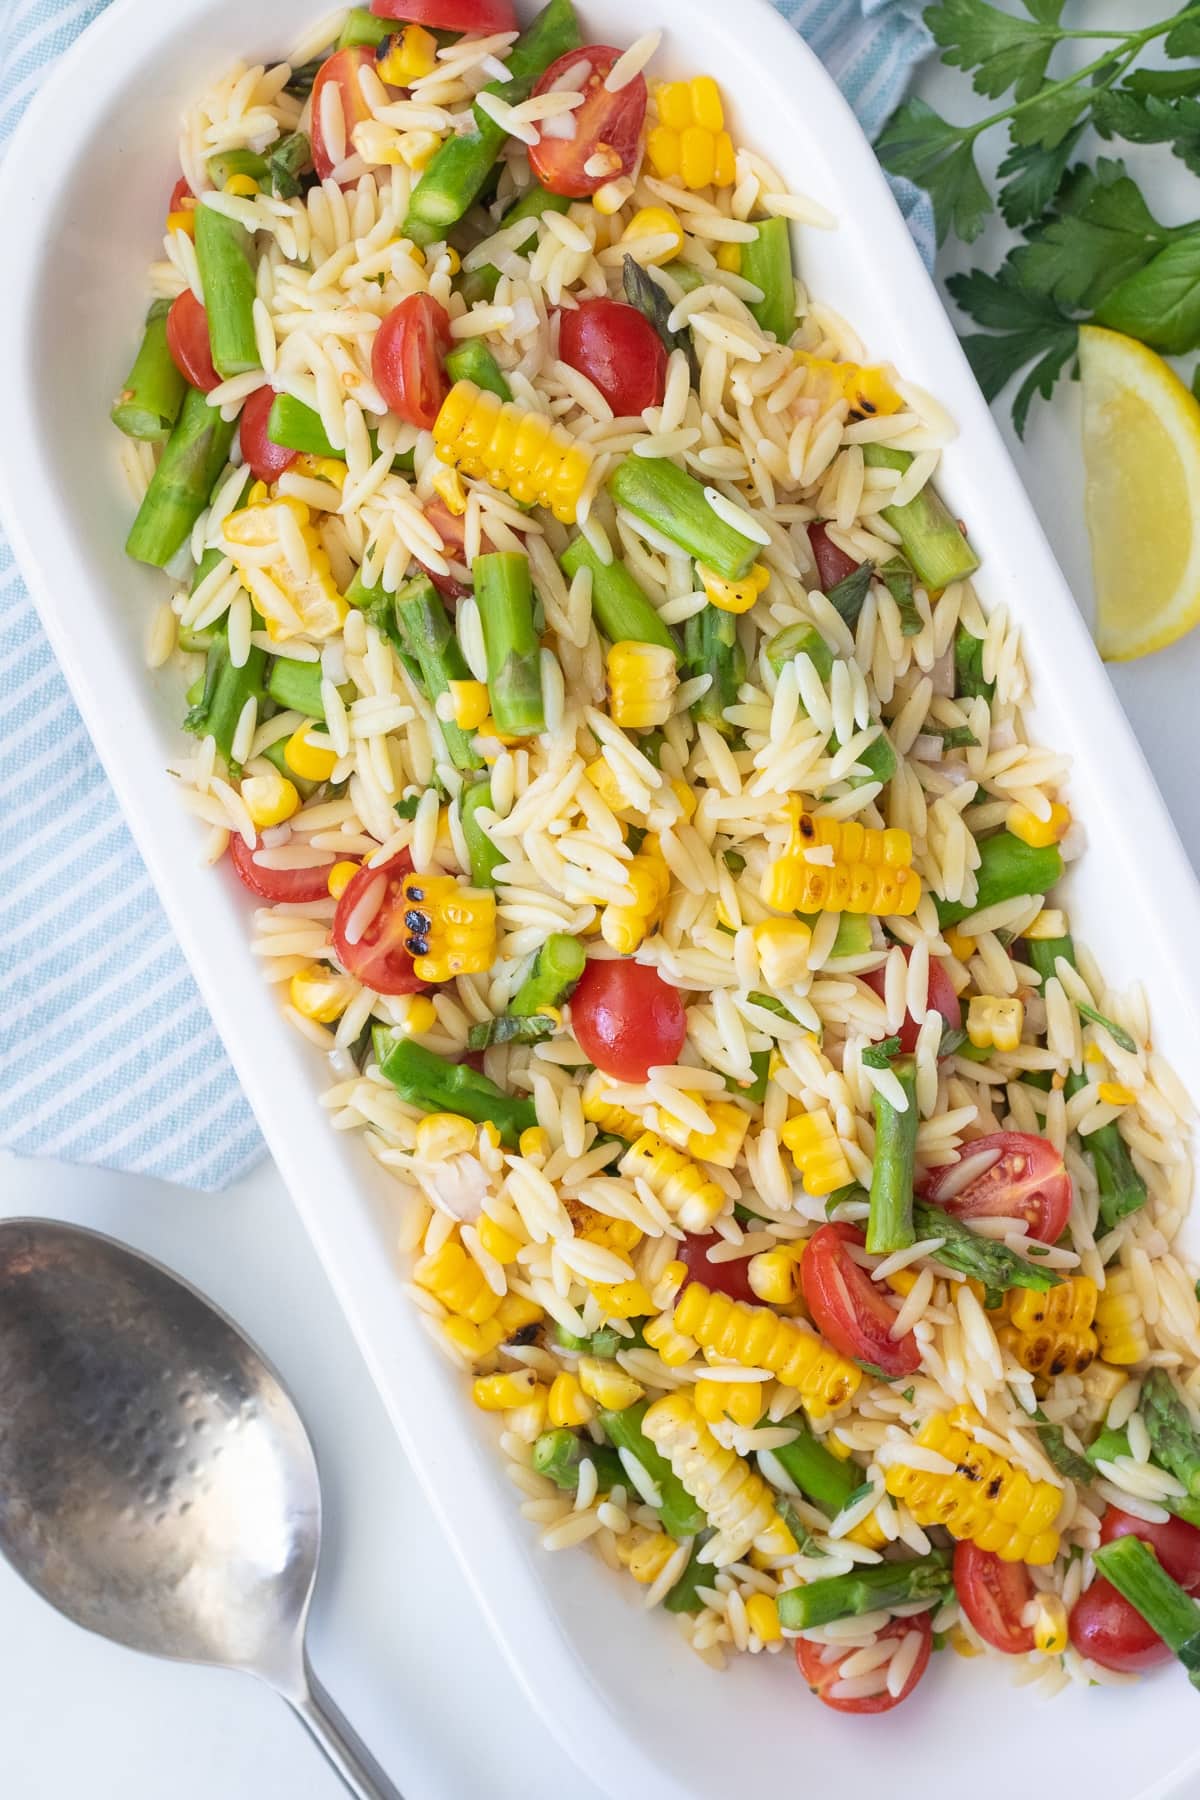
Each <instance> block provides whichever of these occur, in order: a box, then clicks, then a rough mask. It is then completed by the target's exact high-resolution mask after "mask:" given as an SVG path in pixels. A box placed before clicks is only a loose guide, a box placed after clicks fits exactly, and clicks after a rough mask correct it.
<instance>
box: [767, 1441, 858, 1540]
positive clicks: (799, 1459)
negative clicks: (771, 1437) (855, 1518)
mask: <svg viewBox="0 0 1200 1800" xmlns="http://www.w3.org/2000/svg"><path fill="white" fill-rule="evenodd" d="M764 1423H766V1421H765V1420H764ZM789 1423H790V1421H789ZM771 1455H772V1456H774V1457H775V1458H777V1460H778V1461H779V1462H780V1463H781V1464H782V1465H783V1467H784V1469H785V1470H786V1471H787V1473H788V1474H789V1475H790V1476H791V1478H792V1480H793V1481H794V1482H795V1484H796V1486H797V1487H798V1488H799V1489H800V1491H801V1493H803V1494H807V1495H808V1498H809V1499H810V1500H811V1501H812V1503H813V1505H814V1506H819V1507H820V1508H821V1511H822V1512H824V1513H828V1514H829V1517H830V1518H831V1519H832V1518H833V1517H834V1515H835V1514H836V1513H839V1512H841V1510H842V1508H843V1506H845V1504H846V1502H847V1500H848V1499H849V1498H850V1496H851V1494H852V1493H853V1492H854V1490H855V1488H856V1487H857V1486H858V1482H859V1476H860V1474H861V1472H862V1471H861V1470H860V1469H859V1468H858V1466H857V1464H856V1463H852V1462H842V1461H841V1459H840V1458H839V1457H836V1456H835V1455H834V1454H833V1452H832V1451H831V1450H827V1449H826V1448H825V1446H824V1444H823V1443H822V1442H821V1440H820V1439H819V1438H816V1437H814V1436H813V1434H812V1432H811V1431H805V1430H803V1429H801V1430H798V1431H797V1432H796V1435H795V1437H794V1438H793V1439H792V1441H791V1443H790V1444H782V1445H780V1446H779V1447H778V1448H776V1449H775V1450H772V1452H771Z"/></svg>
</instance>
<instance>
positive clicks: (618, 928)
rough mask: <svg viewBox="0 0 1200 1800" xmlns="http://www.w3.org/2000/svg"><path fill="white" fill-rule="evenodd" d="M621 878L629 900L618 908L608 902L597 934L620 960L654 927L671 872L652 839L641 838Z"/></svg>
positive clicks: (630, 954) (630, 953) (664, 899)
mask: <svg viewBox="0 0 1200 1800" xmlns="http://www.w3.org/2000/svg"><path fill="white" fill-rule="evenodd" d="M625 875H626V881H627V883H628V886H629V888H630V891H631V892H632V894H633V899H632V900H631V901H628V902H626V903H625V904H624V905H620V906H619V905H617V904H616V902H615V901H611V900H610V901H609V903H608V905H607V906H605V908H604V910H603V911H602V912H601V914H600V934H601V936H602V937H603V939H604V941H605V943H606V944H608V945H610V946H611V947H612V949H614V950H617V951H619V952H620V954H621V955H622V956H632V955H633V953H634V951H635V950H636V949H637V948H638V946H639V944H641V943H642V941H643V940H644V939H645V938H646V937H648V936H649V935H650V933H651V932H652V931H653V930H654V929H655V928H656V927H657V925H658V921H659V919H660V917H661V916H662V909H663V907H664V906H665V905H666V903H667V896H668V894H669V893H670V891H671V871H670V870H669V869H668V867H667V865H666V862H665V861H664V859H663V854H662V851H661V850H660V849H659V845H658V839H657V838H656V837H654V836H653V835H650V836H647V837H646V838H645V840H644V841H643V843H642V848H641V849H640V850H639V851H638V853H637V855H636V856H635V857H634V858H633V860H632V862H630V864H629V865H628V867H627V869H626V871H625Z"/></svg>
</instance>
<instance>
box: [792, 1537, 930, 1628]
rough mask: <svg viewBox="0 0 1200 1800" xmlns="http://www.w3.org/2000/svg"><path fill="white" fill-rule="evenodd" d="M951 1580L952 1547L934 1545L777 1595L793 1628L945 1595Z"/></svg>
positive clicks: (849, 1617)
mask: <svg viewBox="0 0 1200 1800" xmlns="http://www.w3.org/2000/svg"><path fill="white" fill-rule="evenodd" d="M952 1585H953V1578H952V1576H951V1573H950V1552H949V1550H933V1551H931V1552H930V1554H929V1555H928V1556H922V1557H918V1558H917V1559H915V1560H914V1561H912V1562H883V1563H871V1564H869V1565H868V1566H866V1567H863V1568H859V1569H855V1571H854V1573H853V1574H852V1575H831V1576H829V1577H828V1578H827V1579H826V1580H824V1581H810V1582H808V1583H807V1584H806V1585H805V1586H804V1587H794V1588H785V1589H784V1591H783V1593H782V1594H780V1595H779V1622H780V1624H781V1625H784V1626H786V1628H787V1629H788V1630H789V1631H808V1630H811V1628H812V1627H813V1626H814V1625H830V1624H832V1623H833V1621H834V1620H835V1619H854V1618H858V1617H860V1616H861V1615H862V1614H863V1613H869V1612H875V1611H876V1610H877V1609H884V1610H886V1609H887V1608H888V1607H892V1606H903V1605H906V1604H907V1603H908V1602H909V1601H911V1600H929V1601H936V1600H941V1599H942V1598H943V1596H944V1595H946V1594H947V1593H948V1592H949V1591H950V1588H951V1586H952Z"/></svg>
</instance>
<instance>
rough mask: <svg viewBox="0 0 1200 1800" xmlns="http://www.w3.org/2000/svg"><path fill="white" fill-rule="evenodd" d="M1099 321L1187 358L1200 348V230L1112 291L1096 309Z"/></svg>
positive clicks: (1178, 240)
mask: <svg viewBox="0 0 1200 1800" xmlns="http://www.w3.org/2000/svg"><path fill="white" fill-rule="evenodd" d="M1095 317H1096V323H1097V324H1098V325H1107V326H1108V327H1109V329H1110V330H1112V331H1123V332H1125V334H1126V336H1128V337H1133V338H1138V339H1140V341H1141V342H1142V343H1143V344H1149V345H1150V348H1151V349H1152V350H1159V351H1161V352H1162V354H1163V355H1164V356H1181V355H1182V354H1183V353H1184V352H1185V351H1187V350H1195V349H1196V347H1197V345H1200V227H1197V228H1196V229H1195V230H1194V231H1191V232H1189V233H1187V234H1185V235H1184V236H1183V237H1177V238H1175V239H1174V240H1173V241H1172V242H1171V243H1169V244H1168V245H1167V247H1166V249H1165V250H1160V251H1159V253H1158V255H1157V256H1156V257H1154V258H1153V260H1152V261H1151V262H1148V263H1147V264H1146V265H1145V267H1144V268H1142V269H1139V270H1138V271H1137V273H1136V274H1135V275H1130V276H1129V277H1128V278H1127V279H1126V280H1125V281H1122V282H1120V283H1119V284H1118V285H1117V286H1116V287H1114V288H1112V289H1111V290H1110V292H1109V293H1108V295H1107V296H1106V297H1105V299H1104V300H1103V301H1102V303H1101V304H1100V305H1099V306H1098V307H1097V308H1096V314H1095Z"/></svg>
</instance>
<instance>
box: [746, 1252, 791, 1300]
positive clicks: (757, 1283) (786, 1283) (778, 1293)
mask: <svg viewBox="0 0 1200 1800" xmlns="http://www.w3.org/2000/svg"><path fill="white" fill-rule="evenodd" d="M746 1278H747V1280H748V1281H749V1283H750V1286H751V1288H752V1289H753V1290H754V1293H755V1295H756V1296H757V1298H758V1299H759V1300H765V1301H766V1302H767V1304H768V1305H769V1306H790V1305H791V1304H792V1302H793V1301H794V1300H795V1299H796V1297H797V1295H798V1294H799V1292H800V1257H799V1256H798V1255H796V1253H795V1249H794V1247H793V1246H792V1245H791V1244H789V1245H788V1246H787V1248H786V1249H779V1250H760V1251H759V1253H758V1255H757V1256H752V1257H751V1258H750V1261H749V1263H748V1264H747V1265H746Z"/></svg>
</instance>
